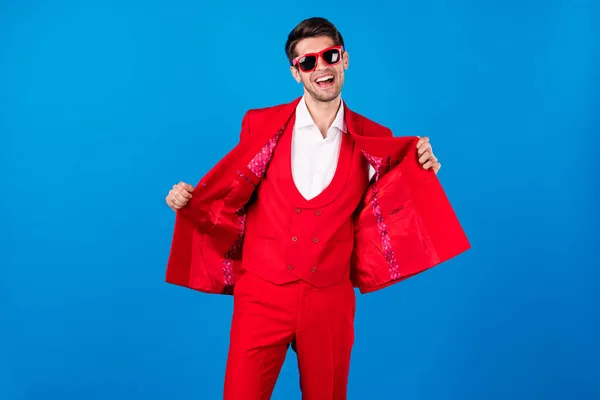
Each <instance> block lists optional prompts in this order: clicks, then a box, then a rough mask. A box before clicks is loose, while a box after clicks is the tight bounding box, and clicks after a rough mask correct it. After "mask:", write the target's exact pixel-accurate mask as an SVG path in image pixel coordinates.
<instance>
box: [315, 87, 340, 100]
mask: <svg viewBox="0 0 600 400" xmlns="http://www.w3.org/2000/svg"><path fill="white" fill-rule="evenodd" d="M309 93H310V95H311V96H312V97H313V98H314V99H315V100H318V101H321V102H323V103H328V102H330V101H333V100H335V99H337V98H338V97H339V95H340V93H341V90H339V89H337V90H328V91H320V90H319V91H312V90H310V91H309Z"/></svg>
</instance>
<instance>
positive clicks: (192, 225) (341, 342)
mask: <svg viewBox="0 0 600 400" xmlns="http://www.w3.org/2000/svg"><path fill="white" fill-rule="evenodd" d="M285 48H286V54H287V57H288V60H289V62H290V71H291V73H292V76H293V77H294V79H296V81H297V82H298V83H302V86H303V88H304V94H303V96H302V97H301V98H299V99H296V100H295V101H293V102H292V103H290V104H284V105H279V106H274V107H268V108H263V109H256V110H251V111H249V112H248V113H246V115H245V116H244V119H243V122H242V132H241V135H240V142H239V144H238V145H237V146H236V147H235V148H234V149H233V150H232V151H231V152H230V153H229V154H228V155H227V156H225V157H224V158H223V159H222V160H221V161H220V162H219V163H218V164H217V165H216V166H215V167H214V168H213V169H212V170H211V171H210V172H209V173H208V174H207V175H206V176H205V177H204V178H203V179H202V180H201V181H200V183H199V184H198V185H197V186H196V187H195V188H194V187H193V186H192V185H190V184H187V183H183V182H181V183H179V184H176V185H174V186H173V189H172V190H171V191H170V192H169V194H168V196H167V198H166V202H167V204H168V205H169V206H170V207H171V208H172V209H173V210H175V211H177V217H176V223H175V232H174V236H173V244H172V248H171V255H170V258H169V265H168V267H167V281H168V282H170V283H174V284H178V285H182V286H186V287H190V288H193V289H195V290H198V291H202V292H207V293H225V294H233V298H234V311H233V317H232V324H231V331H230V348H229V355H228V360H227V368H226V372H225V387H224V398H225V399H244V400H253V399H257V400H258V399H268V398H270V396H271V393H272V391H273V388H274V385H275V382H276V380H277V377H278V374H279V371H280V368H281V366H282V364H283V362H284V359H285V356H286V352H287V349H288V346H289V345H290V344H291V345H292V347H293V348H294V350H295V351H296V353H297V357H298V367H299V372H300V386H301V390H302V395H303V399H308V400H315V399H330V400H331V399H345V398H346V386H347V378H348V373H349V364H350V354H351V349H352V346H353V343H354V314H355V292H354V287H359V288H360V289H361V291H362V292H363V293H366V292H369V291H374V290H378V289H381V288H383V287H386V286H388V285H391V284H393V283H395V282H398V281H400V280H403V279H406V278H408V277H410V276H414V275H415V274H417V273H419V272H421V271H423V270H425V269H428V268H430V267H432V266H433V265H437V264H439V263H440V262H442V261H445V260H447V259H448V258H450V257H453V256H455V255H456V254H458V253H460V252H462V251H464V250H466V249H467V248H468V246H469V245H468V242H467V241H466V237H465V236H464V233H463V232H462V230H461V229H460V226H459V224H458V222H457V220H456V218H455V216H454V214H453V212H452V209H451V208H450V206H449V204H448V203H447V200H446V198H445V197H444V194H443V191H442V190H441V187H440V186H439V182H438V181H437V178H436V174H437V172H438V171H439V169H440V163H439V161H438V159H437V158H436V157H435V156H434V154H433V151H432V148H431V145H430V143H429V140H428V138H426V137H423V138H420V139H419V138H393V135H392V133H391V131H390V130H389V129H387V128H385V127H383V126H381V125H378V124H376V123H375V122H373V121H370V120H368V119H367V118H365V117H362V116H360V115H359V114H356V113H354V112H352V111H350V110H349V109H348V107H347V106H346V105H345V103H344V102H343V101H342V100H341V96H340V93H341V90H342V86H343V84H344V71H345V70H346V69H347V68H348V62H349V58H348V52H347V51H346V50H345V48H344V41H343V39H342V35H341V34H340V33H339V32H338V30H337V29H336V28H335V26H334V25H332V24H331V23H330V22H329V21H327V20H325V19H323V18H311V19H308V20H305V21H302V22H301V23H300V24H299V25H298V26H297V27H295V28H294V29H293V30H292V32H291V33H290V34H289V36H288V40H287V43H286V47H285ZM415 142H416V145H415ZM374 243H375V244H374Z"/></svg>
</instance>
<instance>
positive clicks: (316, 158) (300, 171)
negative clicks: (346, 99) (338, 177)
mask: <svg viewBox="0 0 600 400" xmlns="http://www.w3.org/2000/svg"><path fill="white" fill-rule="evenodd" d="M345 133H346V120H345V118H344V103H343V102H342V103H341V104H340V108H339V110H338V112H337V114H336V116H335V119H334V120H333V123H332V124H331V126H330V127H329V129H328V130H327V136H326V137H325V138H323V135H321V131H320V130H319V128H318V127H317V125H316V124H315V122H314V120H313V119H312V116H311V115H310V113H309V111H308V108H307V106H306V102H305V101H304V97H302V99H301V100H300V102H299V103H298V106H297V107H296V122H295V123H294V130H293V134H292V176H293V178H294V183H295V184H296V187H297V188H298V191H299V192H300V194H302V196H303V197H304V198H305V199H306V200H310V199H312V198H314V197H316V196H318V195H319V194H320V193H321V192H322V191H323V190H324V189H325V188H326V187H327V186H329V184H330V183H331V181H332V180H333V176H334V174H335V171H336V168H337V163H338V158H339V155H340V148H341V145H342V135H343V134H345ZM374 174H375V170H374V169H373V167H371V166H369V180H370V179H371V178H372V177H373V175H374Z"/></svg>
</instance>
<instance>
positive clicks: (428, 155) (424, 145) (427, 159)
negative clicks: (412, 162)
mask: <svg viewBox="0 0 600 400" xmlns="http://www.w3.org/2000/svg"><path fill="white" fill-rule="evenodd" d="M417 154H418V156H419V164H421V165H422V166H423V168H425V169H427V170H429V169H433V172H435V173H436V174H437V173H438V171H439V170H440V168H441V167H442V164H440V163H439V162H438V159H437V157H436V156H435V155H434V154H433V149H432V148H431V143H429V138H428V137H427V136H423V137H422V138H420V139H419V141H418V142H417Z"/></svg>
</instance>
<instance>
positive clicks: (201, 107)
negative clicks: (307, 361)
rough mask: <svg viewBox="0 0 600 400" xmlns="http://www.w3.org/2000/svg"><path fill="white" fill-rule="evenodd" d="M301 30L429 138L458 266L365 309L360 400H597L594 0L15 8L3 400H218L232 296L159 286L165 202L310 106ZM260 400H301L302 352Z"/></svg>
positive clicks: (380, 117) (351, 82)
mask: <svg viewBox="0 0 600 400" xmlns="http://www.w3.org/2000/svg"><path fill="white" fill-rule="evenodd" d="M417 3H418V4H417ZM315 15H319V16H325V17H327V18H329V19H331V21H332V22H334V23H335V24H336V25H337V27H338V28H339V29H340V31H341V32H342V34H343V35H344V38H345V39H346V45H347V49H348V51H349V53H350V69H349V70H348V71H347V75H346V85H345V87H344V91H343V97H344V99H345V100H346V101H347V102H348V105H349V106H350V107H351V108H352V109H353V110H355V111H357V112H359V113H362V114H363V115H365V116H367V117H369V118H371V119H374V120H376V121H377V122H379V123H381V124H384V125H386V126H389V127H390V128H392V130H393V131H394V133H395V135H396V136H402V135H421V136H424V135H428V136H430V138H431V141H432V144H433V146H434V151H435V153H436V155H437V156H438V157H439V159H440V161H441V162H442V165H443V167H442V170H441V171H440V174H439V178H440V180H441V181H442V184H443V186H444V188H445V190H446V192H447V195H448V197H449V198H450V200H451V203H452V204H453V206H454V208H455V211H456V212H457V214H458V216H459V218H460V220H461V223H462V224H463V226H464V228H465V230H466V232H467V234H468V236H469V239H470V241H471V243H472V246H473V249H472V250H470V251H469V252H467V253H465V254H463V255H461V256H459V257H457V258H455V259H453V260H451V261H449V262H447V263H445V264H443V265H441V266H438V267H436V268H434V269H432V270H430V271H427V272H425V273H423V274H420V275H419V276H417V277H414V278H412V279H409V280H407V281H405V282H403V283H401V284H398V285H395V286H393V287H391V288H388V289H386V290H384V291H381V292H377V293H376V294H371V295H367V296H360V297H359V298H358V311H357V318H356V333H357V338H356V344H355V348H354V352H353V359H352V367H351V374H350V382H349V396H348V397H349V399H396V398H398V399H463V400H464V399H508V398H510V399H592V398H594V399H597V398H599V396H600V381H599V380H600V366H599V360H600V350H599V347H598V343H597V339H598V338H599V337H600V329H599V322H600V313H599V307H598V306H599V305H600V298H599V295H598V281H599V278H600V274H599V272H598V267H599V264H600V263H599V262H598V258H597V256H596V254H595V253H596V252H595V251H594V250H596V249H597V246H598V239H599V237H600V234H599V233H600V232H599V229H598V226H599V224H598V222H599V215H598V208H597V203H598V201H599V200H600V193H599V188H600V180H599V176H598V170H599V169H598V163H597V160H596V156H597V154H598V153H597V151H598V141H599V139H598V134H599V133H600V129H599V128H600V118H599V112H598V111H599V110H600V91H599V89H600V5H599V3H598V2H595V1H592V0H590V1H567V0H563V1H560V0H554V1H552V0H545V1H533V0H520V1H516V0H509V1H487V2H482V1H476V0H462V1H461V0H458V1H454V2H449V1H443V0H429V1H420V2H410V1H400V2H397V1H394V2H392V1H390V2H385V3H384V2H376V1H370V2H367V3H365V4H362V3H359V2H354V1H345V2H331V3H324V2H311V1H301V2H287V3H284V4H282V3H279V2H275V1H273V2H261V3H260V4H257V5H250V4H248V3H247V2H244V1H230V2H227V3H223V4H218V3H217V2H212V3H211V5H210V6H208V5H202V4H201V2H193V1H179V0H170V1H132V0H121V1H88V2H75V1H73V2H69V1H16V0H15V1H2V2H0V134H1V146H0V160H1V164H0V165H1V171H2V174H1V179H2V184H1V185H0V191H1V192H0V201H1V203H2V204H1V207H0V217H1V221H2V223H1V225H0V234H1V241H0V243H1V253H0V254H1V255H0V265H1V268H0V274H1V275H0V324H1V325H0V399H7V400H8V399H11V400H12V399H191V398H195V399H218V398H220V396H221V391H222V384H223V374H224V370H225V361H226V355H227V345H228V332H229V330H228V329H229V322H230V318H231V310H232V302H231V298H230V297H225V296H209V295H204V294H200V293H197V292H193V291H191V290H189V289H184V288H180V287H176V286H173V285H169V284H166V283H165V282H164V273H165V263H166V260H167V256H168V251H169V246H170V240H171V233H172V229H173V222H174V214H173V212H172V211H171V210H170V209H169V208H168V207H167V206H166V204H165V202H164V197H165V196H166V194H167V192H168V190H169V189H170V188H171V186H172V185H173V184H174V183H177V182H179V181H180V180H183V181H186V182H190V183H192V184H196V183H197V181H198V180H199V179H200V177H201V176H202V175H203V174H204V173H205V172H206V171H207V170H208V169H209V167H210V166H212V165H213V164H214V163H215V162H216V161H217V160H218V159H219V158H220V157H221V156H223V155H224V154H225V153H226V152H227V151H228V150H229V149H230V148H231V147H233V146H234V145H235V143H236V142H237V140H238V134H239V129H240V126H241V118H242V116H243V114H244V112H245V111H246V110H247V109H248V108H256V107H263V106H268V105H273V104H278V103H283V102H288V101H290V100H292V99H293V98H295V97H297V96H299V95H301V86H299V85H297V84H296V82H295V81H294V80H293V79H292V77H291V75H290V73H289V70H288V64H287V61H286V58H285V54H284V43H285V40H286V38H287V34H288V33H289V31H290V30H291V29H292V28H293V27H294V26H295V25H296V24H297V23H298V22H299V21H301V20H302V19H304V18H307V17H311V16H315ZM273 398H274V399H299V398H300V392H299V388H298V375H297V370H296V358H295V355H294V354H293V353H290V354H289V355H288V358H287V360H286V363H285V365H284V368H283V370H282V372H281V375H280V379H279V381H278V384H277V386H276V389H275V393H274V396H273Z"/></svg>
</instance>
